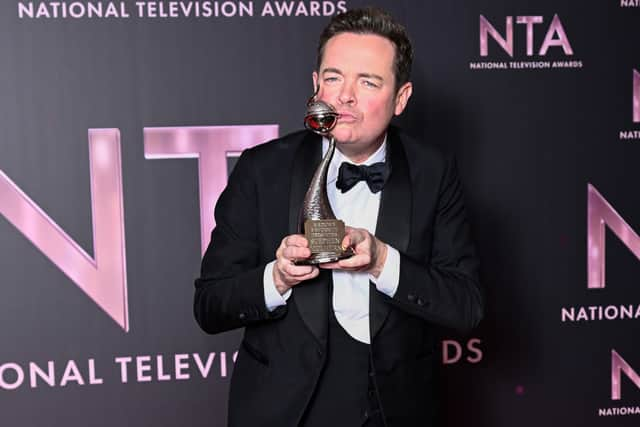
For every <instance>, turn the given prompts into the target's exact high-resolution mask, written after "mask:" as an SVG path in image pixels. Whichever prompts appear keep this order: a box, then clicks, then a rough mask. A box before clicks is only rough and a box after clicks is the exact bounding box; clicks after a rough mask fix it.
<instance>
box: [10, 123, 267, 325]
mask: <svg viewBox="0 0 640 427" xmlns="http://www.w3.org/2000/svg"><path fill="white" fill-rule="evenodd" d="M277 134H278V126H276V125H264V126H210V127H172V128H145V130H144V138H145V140H144V148H145V157H146V158H185V157H191V158H198V159H199V164H198V166H199V178H200V179H199V189H200V217H201V224H200V229H201V236H202V237H201V240H202V250H203V252H204V250H205V249H206V246H207V244H208V242H209V233H210V232H211V230H212V229H213V227H214V225H215V223H214V220H213V207H214V206H215V204H216V202H217V200H218V197H219V195H220V193H221V192H222V190H223V189H224V187H225V185H226V182H227V165H226V158H227V156H228V155H230V154H237V153H238V152H240V151H242V150H244V149H245V148H249V147H252V146H255V145H257V144H259V143H262V142H264V141H266V140H269V139H272V138H275V137H277ZM89 161H90V180H91V209H92V214H93V224H92V225H93V243H94V248H95V256H94V258H92V257H91V256H90V255H88V254H87V253H86V252H85V251H84V250H83V249H82V248H81V247H80V246H79V245H78V244H77V243H76V242H75V241H74V240H73V239H72V238H71V237H70V236H69V235H68V234H67V233H65V232H64V230H62V228H60V226H58V225H57V224H56V223H55V221H54V220H53V219H51V218H50V217H49V216H48V215H47V214H46V213H45V212H44V211H43V210H42V209H41V208H40V207H39V206H38V205H37V204H36V203H35V202H34V201H33V200H31V199H30V198H29V196H27V195H26V194H25V193H24V192H23V191H22V190H21V189H20V187H18V186H17V185H16V184H15V183H14V182H13V181H11V179H10V178H9V177H8V176H7V175H6V174H5V173H4V172H2V170H0V213H1V214H2V215H3V216H4V217H5V218H7V220H8V221H9V222H10V223H11V224H13V225H14V226H15V227H16V228H17V229H18V230H19V231H20V232H21V233H22V234H23V235H24V236H25V237H26V238H27V239H29V240H30V241H31V242H32V243H33V244H34V245H35V246H36V247H37V248H38V249H39V250H40V251H41V252H42V253H43V254H44V255H45V256H46V257H47V258H49V260H51V262H53V263H54V264H55V265H56V266H57V267H58V268H59V269H60V270H61V271H62V272H64V273H65V274H66V275H67V276H68V277H69V278H70V279H71V280H72V281H73V282H74V283H75V284H76V285H77V286H78V287H79V288H80V289H82V290H83V291H84V292H85V293H86V294H87V295H88V296H89V298H91V299H92V300H93V301H94V302H95V303H96V304H97V305H98V306H99V307H100V308H102V309H103V310H104V311H105V312H106V313H107V314H108V315H109V316H111V317H112V318H113V320H115V321H116V323H118V325H120V327H122V328H123V329H124V330H125V331H128V330H129V311H128V305H127V303H128V300H127V268H126V256H125V237H124V205H123V197H122V161H121V155H120V131H119V130H118V129H89Z"/></svg>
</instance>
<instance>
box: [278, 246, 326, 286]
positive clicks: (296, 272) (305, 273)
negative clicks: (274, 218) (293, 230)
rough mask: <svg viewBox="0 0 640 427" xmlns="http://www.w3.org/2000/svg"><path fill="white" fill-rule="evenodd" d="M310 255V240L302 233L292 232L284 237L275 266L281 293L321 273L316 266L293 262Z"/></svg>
mask: <svg viewBox="0 0 640 427" xmlns="http://www.w3.org/2000/svg"><path fill="white" fill-rule="evenodd" d="M310 255H311V251H310V250H309V242H308V241H307V239H306V238H305V237H304V236H303V235H302V234H292V235H290V236H287V237H285V238H284V239H282V242H281V243H280V247H279V248H278V250H277V251H276V263H275V265H274V266H273V282H274V283H275V285H276V289H277V290H278V292H279V293H280V295H283V294H284V293H285V292H287V291H288V290H289V289H291V288H292V287H293V286H295V285H297V284H298V283H300V282H303V281H305V280H309V279H313V278H314V277H316V276H317V275H318V274H319V270H318V267H316V266H312V265H295V264H294V263H293V262H294V261H295V260H298V259H304V258H308V257H309V256H310Z"/></svg>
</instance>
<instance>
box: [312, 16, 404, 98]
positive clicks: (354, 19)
mask: <svg viewBox="0 0 640 427" xmlns="http://www.w3.org/2000/svg"><path fill="white" fill-rule="evenodd" d="M342 33H356V34H375V35H378V36H382V37H384V38H386V39H388V40H389V41H391V42H392V43H393V45H394V47H395V55H394V64H393V73H394V76H395V79H396V85H395V86H396V90H398V89H399V88H400V86H402V85H403V84H405V83H406V82H408V81H409V76H410V74H411V63H412V62H413V49H412V47H411V41H409V36H408V35H407V30H406V29H405V28H404V27H403V26H402V25H401V24H399V23H398V22H396V21H395V20H394V19H393V17H392V16H391V15H389V14H388V13H387V12H385V11H383V10H382V9H378V8H375V7H367V8H363V9H352V10H348V11H347V12H345V13H340V14H338V15H335V16H334V17H333V18H332V19H331V21H330V22H329V24H328V25H327V26H326V27H325V29H324V30H323V31H322V34H320V40H319V42H318V57H317V65H316V66H317V68H318V71H319V70H320V63H321V62H322V56H323V55H324V47H325V45H326V44H327V42H328V41H329V39H331V38H332V37H334V36H337V35H338V34H342Z"/></svg>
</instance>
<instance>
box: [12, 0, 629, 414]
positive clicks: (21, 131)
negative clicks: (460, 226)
mask: <svg viewBox="0 0 640 427" xmlns="http://www.w3.org/2000/svg"><path fill="white" fill-rule="evenodd" d="M369 3H374V4H376V5H379V6H382V7H383V8H385V9H387V10H389V11H390V12H391V13H392V14H393V15H395V16H396V17H397V18H398V19H399V20H400V21H401V22H403V23H405V24H406V26H407V28H408V30H409V33H410V34H411V36H412V40H413V44H414V48H415V58H416V60H415V65H414V70H413V82H414V88H415V89H414V96H413V97H412V99H411V102H410V104H409V107H408V110H407V111H406V112H405V114H404V115H403V117H401V119H400V120H399V125H400V126H402V127H404V128H405V129H406V130H407V131H408V132H409V133H411V134H413V135H415V136H417V137H420V138H423V139H424V140H426V141H431V142H433V143H436V144H438V145H441V146H443V147H446V148H447V149H450V150H453V151H455V152H456V153H457V156H458V160H459V166H460V169H461V173H462V179H463V183H464V186H465V190H466V200H467V205H468V208H469V214H470V217H471V222H472V225H473V231H474V235H475V238H476V241H477V245H478V248H479V252H480V254H481V259H482V279H483V284H484V286H485V288H486V291H487V307H488V308H487V314H486V318H485V320H484V321H483V322H482V324H481V326H480V327H479V328H478V329H477V330H475V331H474V332H473V333H472V335H471V336H457V335H455V334H453V333H451V332H449V331H444V332H443V342H442V365H443V366H442V394H441V396H442V405H443V410H444V412H445V414H446V417H447V418H448V419H449V420H450V421H449V422H448V423H447V425H448V426H468V425H474V426H489V427H512V426H523V427H524V426H539V425H541V424H544V425H549V426H560V425H562V426H580V427H583V426H601V425H602V426H636V425H638V422H639V421H640V377H639V376H638V372H640V346H638V344H637V342H636V341H635V340H636V339H637V335H636V332H637V331H638V322H640V287H639V286H638V283H637V278H638V277H639V276H640V263H639V262H638V261H639V258H640V238H639V237H638V235H637V234H636V232H635V231H634V230H637V229H640V203H639V201H640V197H639V196H638V194H637V192H636V187H635V184H636V183H637V182H638V178H640V172H639V171H638V170H637V169H635V166H634V165H636V162H635V160H636V157H639V156H640V146H639V145H638V144H640V48H639V47H638V46H640V45H639V44H638V40H639V36H640V2H638V1H637V0H607V1H604V0H600V1H591V2H575V1H573V2H572V1H568V0H537V1H527V0H509V1H501V0H459V1H455V2H445V1H424V2H415V1H408V0H407V1H391V0H389V1H371V2H367V3H366V4H369ZM363 5H365V2H360V1H355V0H343V1H333V0H332V1H329V0H324V1H306V0H305V1H263V0H255V1H204V0H193V1H120V2H117V1H116V2H106V1H69V0H59V1H57V2H48V1H42V2H38V1H34V2H28V1H15V0H9V1H4V2H2V3H1V4H0V32H1V34H2V36H1V37H0V58H2V66H0V94H1V96H0V213H1V214H2V215H0V216H2V219H0V271H1V272H2V276H1V277H2V279H1V286H0V417H1V419H2V421H1V422H2V424H3V425H9V426H85V425H90V426H119V425H122V426H147V425H154V426H157V427H161V426H181V425H188V426H224V425H225V423H226V404H227V391H228V386H229V378H230V375H231V373H232V371H233V363H234V362H233V360H234V355H235V352H236V349H237V347H238V344H239V340H240V337H241V332H240V331H235V332H231V333H226V334H221V335H216V336H207V335H206V334H204V333H203V332H201V331H200V330H199V328H198V326H197V325H196V323H195V321H194V319H193V315H192V297H193V279H194V278H195V277H196V276H197V275H198V270H199V263H200V257H201V253H202V247H203V245H206V243H208V242H207V241H206V240H207V239H208V233H209V231H210V229H211V227H212V226H213V225H214V224H213V216H212V212H213V207H214V204H215V201H216V200H217V197H218V195H219V193H220V191H221V190H222V188H223V187H224V185H225V182H226V176H227V174H228V172H229V170H230V168H231V167H232V166H233V159H234V158H235V157H237V155H238V153H239V152H240V151H241V150H242V149H243V148H246V147H249V146H252V145H256V144H259V143H261V142H264V141H266V140H268V139H270V138H273V137H275V136H277V135H282V134H285V133H288V132H291V131H294V130H298V129H300V128H301V123H302V116H303V112H304V104H305V101H306V99H307V98H308V96H309V95H310V93H311V89H312V85H311V72H312V71H313V68H314V63H315V48H316V41H317V37H318V35H319V33H320V31H321V29H322V28H323V26H324V25H325V24H326V23H327V22H328V19H329V16H331V15H334V14H336V13H339V12H340V11H343V10H345V9H347V8H353V7H358V6H363ZM265 179H268V177H265ZM605 248H606V253H605ZM605 267H606V276H605Z"/></svg>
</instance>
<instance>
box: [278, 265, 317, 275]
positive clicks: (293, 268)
mask: <svg viewBox="0 0 640 427" xmlns="http://www.w3.org/2000/svg"><path fill="white" fill-rule="evenodd" d="M314 268H315V267H314V266H312V265H293V264H287V265H285V266H284V271H285V273H286V274H287V275H288V276H290V277H294V278H296V279H299V278H300V276H305V275H307V274H310V273H311V272H312V271H313V269H314Z"/></svg>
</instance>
